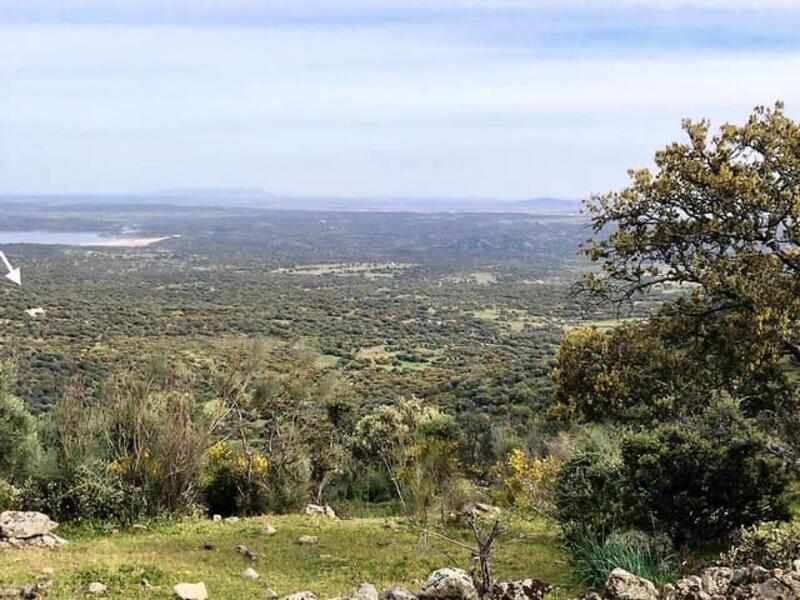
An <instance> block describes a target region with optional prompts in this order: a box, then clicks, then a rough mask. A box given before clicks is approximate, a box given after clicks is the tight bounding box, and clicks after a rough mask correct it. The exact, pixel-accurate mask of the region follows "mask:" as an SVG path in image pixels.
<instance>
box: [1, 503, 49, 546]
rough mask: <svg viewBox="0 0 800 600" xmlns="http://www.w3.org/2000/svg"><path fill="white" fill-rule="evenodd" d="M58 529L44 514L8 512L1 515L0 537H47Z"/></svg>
mask: <svg viewBox="0 0 800 600" xmlns="http://www.w3.org/2000/svg"><path fill="white" fill-rule="evenodd" d="M56 527H58V523H56V522H55V521H52V520H51V519H50V517H48V516H47V515H46V514H44V513H40V512H34V511H27V512H26V511H18V510H7V511H4V512H2V513H0V537H3V538H16V539H23V540H24V539H28V538H32V537H37V536H42V535H47V534H49V533H50V532H51V531H53V530H54V529H55V528H56Z"/></svg>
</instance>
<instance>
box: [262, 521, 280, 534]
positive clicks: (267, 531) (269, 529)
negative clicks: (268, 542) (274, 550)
mask: <svg viewBox="0 0 800 600" xmlns="http://www.w3.org/2000/svg"><path fill="white" fill-rule="evenodd" d="M261 533H263V534H264V535H267V536H273V535H275V534H276V533H278V530H277V529H275V528H274V527H273V526H272V525H270V524H269V523H267V524H266V525H264V528H263V529H262V530H261Z"/></svg>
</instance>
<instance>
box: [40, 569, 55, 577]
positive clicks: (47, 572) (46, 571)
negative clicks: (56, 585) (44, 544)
mask: <svg viewBox="0 0 800 600" xmlns="http://www.w3.org/2000/svg"><path fill="white" fill-rule="evenodd" d="M55 574H56V570H55V569H54V568H53V567H42V575H48V576H50V575H55Z"/></svg>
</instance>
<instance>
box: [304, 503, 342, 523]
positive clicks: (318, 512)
mask: <svg viewBox="0 0 800 600" xmlns="http://www.w3.org/2000/svg"><path fill="white" fill-rule="evenodd" d="M306 515H308V516H309V517H316V516H319V517H326V518H328V519H336V518H337V517H336V512H335V511H334V510H333V509H332V508H331V507H330V506H328V505H327V504H325V505H320V504H309V505H308V506H306Z"/></svg>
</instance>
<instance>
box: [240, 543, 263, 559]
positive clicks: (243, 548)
mask: <svg viewBox="0 0 800 600" xmlns="http://www.w3.org/2000/svg"><path fill="white" fill-rule="evenodd" d="M236 553H237V554H241V555H242V556H244V557H245V558H246V559H248V560H252V561H255V560H256V559H257V558H258V555H257V554H256V553H255V552H253V551H252V550H250V548H248V547H247V546H242V545H241V544H240V545H238V546H236Z"/></svg>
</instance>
